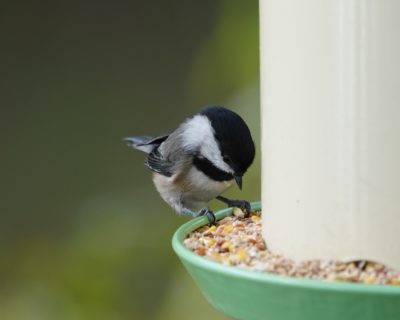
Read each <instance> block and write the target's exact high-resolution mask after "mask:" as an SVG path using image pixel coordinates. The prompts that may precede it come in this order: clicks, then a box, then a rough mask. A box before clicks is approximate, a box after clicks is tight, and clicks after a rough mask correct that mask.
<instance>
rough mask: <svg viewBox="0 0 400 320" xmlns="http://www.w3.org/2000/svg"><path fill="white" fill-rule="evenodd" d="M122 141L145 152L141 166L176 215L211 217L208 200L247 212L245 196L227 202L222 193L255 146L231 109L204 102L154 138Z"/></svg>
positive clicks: (236, 179)
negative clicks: (242, 198)
mask: <svg viewBox="0 0 400 320" xmlns="http://www.w3.org/2000/svg"><path fill="white" fill-rule="evenodd" d="M124 141H125V143H126V144H127V145H128V146H130V147H132V148H134V149H137V150H140V151H143V152H145V153H147V157H146V160H145V165H146V166H147V167H148V168H149V169H150V170H151V171H152V172H153V182H154V185H155V187H156V189H157V191H158V193H159V194H160V196H161V198H162V199H163V200H164V201H165V202H166V203H167V204H169V205H170V206H171V207H172V208H173V209H174V210H175V211H176V212H177V213H179V214H183V215H187V216H190V217H192V218H195V217H198V216H202V215H205V216H206V217H207V218H208V221H209V224H210V225H212V224H215V222H216V218H215V215H214V213H213V211H212V210H210V209H209V207H208V206H207V204H208V202H209V201H211V200H212V199H215V198H216V199H218V200H220V201H222V202H224V203H225V204H226V205H228V207H240V208H242V209H243V210H244V211H245V212H246V213H249V212H250V209H251V208H250V203H249V202H248V201H246V200H231V199H228V198H226V197H223V196H222V195H221V194H222V193H223V192H224V191H226V190H227V189H228V188H230V187H231V186H232V185H233V184H235V182H236V184H237V186H238V187H239V189H240V190H241V189H242V179H243V175H244V174H245V173H246V171H247V169H248V168H249V167H250V165H251V164H252V163H253V160H254V157H255V145H254V141H253V138H252V136H251V132H250V129H249V127H248V126H247V124H246V123H245V121H244V120H243V119H242V118H241V117H240V116H239V115H238V114H237V113H235V112H234V111H232V110H230V109H228V108H226V107H223V106H218V105H212V106H207V107H205V108H203V109H202V110H200V111H199V112H198V113H196V114H195V115H193V116H191V117H189V118H187V119H186V120H185V121H184V122H183V123H181V124H180V125H179V126H178V128H177V129H176V130H174V131H172V132H170V133H166V134H161V135H159V136H133V137H127V138H124Z"/></svg>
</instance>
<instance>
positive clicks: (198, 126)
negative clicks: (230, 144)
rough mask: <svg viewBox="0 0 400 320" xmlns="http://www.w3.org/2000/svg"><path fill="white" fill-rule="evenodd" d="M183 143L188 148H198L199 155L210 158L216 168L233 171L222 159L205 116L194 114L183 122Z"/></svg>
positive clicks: (212, 130) (211, 128)
mask: <svg viewBox="0 0 400 320" xmlns="http://www.w3.org/2000/svg"><path fill="white" fill-rule="evenodd" d="M183 144H184V147H186V148H188V149H200V155H202V156H203V157H205V158H207V159H208V160H210V161H211V162H212V163H213V164H214V165H215V166H216V167H217V168H219V169H221V170H223V171H225V172H229V173H233V170H232V169H231V168H230V167H229V166H228V165H227V164H226V163H225V161H224V160H223V159H222V155H221V151H220V150H219V146H218V143H217V141H216V140H215V137H214V129H213V127H212V126H211V122H210V120H208V118H207V117H206V116H203V115H196V116H194V117H193V118H191V119H190V120H188V121H187V122H185V123H184V130H183Z"/></svg>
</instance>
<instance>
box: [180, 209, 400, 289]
mask: <svg viewBox="0 0 400 320" xmlns="http://www.w3.org/2000/svg"><path fill="white" fill-rule="evenodd" d="M260 214H261V213H260V212H252V213H250V214H249V216H248V217H245V216H244V213H243V211H242V210H240V209H239V208H235V209H234V210H233V214H232V215H231V216H228V217H226V218H224V219H222V220H220V221H219V222H218V223H217V224H216V225H214V226H211V227H209V226H204V227H201V228H199V229H197V230H195V231H193V232H192V233H190V234H189V235H188V237H187V238H186V239H185V240H184V244H185V245H186V247H187V248H189V249H190V250H191V251H193V252H195V253H196V254H198V255H199V256H204V257H205V258H208V259H211V260H214V261H217V262H220V263H223V264H225V265H230V266H237V267H242V268H246V269H250V270H253V271H260V272H269V273H272V274H278V275H284V276H291V277H296V278H308V279H318V280H325V281H348V282H359V283H364V284H389V285H400V271H396V270H393V269H391V268H388V267H386V266H384V265H382V264H379V263H375V262H369V261H368V262H366V261H363V262H341V261H335V260H306V261H301V262H295V261H293V260H291V259H287V258H285V257H283V256H281V255H278V254H273V253H272V252H270V251H269V250H268V248H267V247H266V244H265V242H264V240H263V238H262V236H261V217H260Z"/></svg>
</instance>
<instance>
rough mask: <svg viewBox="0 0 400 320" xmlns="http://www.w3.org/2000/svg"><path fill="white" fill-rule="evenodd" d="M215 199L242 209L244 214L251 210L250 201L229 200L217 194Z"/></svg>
mask: <svg viewBox="0 0 400 320" xmlns="http://www.w3.org/2000/svg"><path fill="white" fill-rule="evenodd" d="M217 199H218V200H219V201H222V202H223V203H225V204H226V205H227V206H228V207H238V208H240V209H242V210H244V211H245V214H246V215H248V214H249V213H250V211H251V206H250V202H248V201H246V200H231V199H228V198H225V197H222V196H218V197H217Z"/></svg>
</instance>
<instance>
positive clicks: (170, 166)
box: [145, 126, 193, 177]
mask: <svg viewBox="0 0 400 320" xmlns="http://www.w3.org/2000/svg"><path fill="white" fill-rule="evenodd" d="M182 130H183V128H182V126H181V127H179V128H178V129H177V130H175V131H174V132H172V133H171V134H170V135H169V136H168V138H167V139H166V140H165V141H163V142H162V143H161V144H160V145H159V146H158V147H157V148H156V149H154V150H153V151H152V152H151V153H150V154H149V155H148V157H147V159H146V161H145V165H146V166H147V167H149V168H150V169H151V170H152V171H155V172H158V173H160V174H162V175H164V176H166V177H171V176H172V175H174V174H176V173H178V172H181V171H184V170H185V169H187V168H188V167H189V166H190V165H191V164H192V160H193V150H187V149H185V148H184V147H183V143H182Z"/></svg>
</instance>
